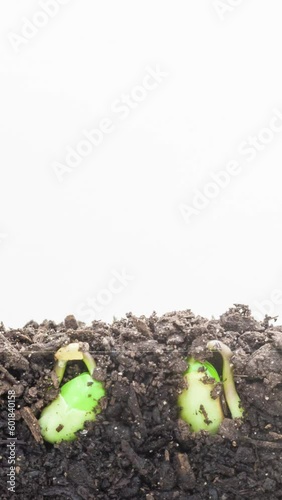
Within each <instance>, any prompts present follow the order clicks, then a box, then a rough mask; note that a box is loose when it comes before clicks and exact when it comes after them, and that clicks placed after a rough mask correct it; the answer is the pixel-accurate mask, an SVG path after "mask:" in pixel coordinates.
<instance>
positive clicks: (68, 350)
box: [54, 342, 96, 384]
mask: <svg viewBox="0 0 282 500" xmlns="http://www.w3.org/2000/svg"><path fill="white" fill-rule="evenodd" d="M55 359H56V363H55V366H54V372H55V374H56V377H57V378H58V381H59V384H60V383H61V381H62V379H63V376H64V373H65V369H66V365H67V362H68V361H71V360H80V359H81V360H82V361H84V363H85V365H86V367H87V369H88V371H89V373H90V375H91V377H92V376H93V372H94V370H95V368H96V363H95V361H94V359H93V358H92V356H91V354H90V353H89V352H87V351H86V349H85V345H83V344H82V343H81V342H74V343H72V344H68V345H66V346H64V347H61V348H60V349H58V351H57V352H56V353H55Z"/></svg>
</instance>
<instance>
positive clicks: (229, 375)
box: [207, 340, 244, 418]
mask: <svg viewBox="0 0 282 500" xmlns="http://www.w3.org/2000/svg"><path fill="white" fill-rule="evenodd" d="M207 348H208V349H209V350H210V351H217V352H219V353H220V354H221V356H222V360H223V367H222V381H223V389H224V395H225V399H226V402H227V404H228V407H229V410H230V413H231V415H232V418H242V416H243V413H244V409H243V408H242V406H241V400H240V398H239V396H238V393H237V391H236V387H235V383H234V378H233V369H232V365H231V364H230V358H231V356H232V351H231V349H229V347H228V346H227V345H225V344H223V342H220V340H211V341H210V342H208V344H207Z"/></svg>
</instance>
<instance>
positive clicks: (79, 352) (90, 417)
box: [39, 342, 105, 443]
mask: <svg viewBox="0 0 282 500" xmlns="http://www.w3.org/2000/svg"><path fill="white" fill-rule="evenodd" d="M55 359H56V363H55V366H54V374H55V378H56V379H57V381H58V385H59V384H60V383H61V381H62V379H63V376H64V373H65V369H66V365H67V362H68V361H71V360H82V361H84V363H85V365H86V367H87V369H88V372H89V373H87V372H85V373H81V374H80V375H78V376H77V377H75V378H73V379H72V380H70V381H69V382H67V383H66V384H64V385H63V386H62V387H61V390H60V393H59V395H58V397H57V398H56V399H55V400H54V401H52V403H50V404H49V405H48V406H47V407H46V408H44V410H43V411H42V413H41V416H40V419H39V425H40V428H41V434H42V436H43V438H44V439H45V441H48V442H49V443H60V442H61V441H73V440H74V439H75V438H76V434H75V433H76V432H77V431H79V430H82V429H83V428H84V424H85V422H89V421H94V420H95V419H96V415H97V414H98V413H99V412H100V410H99V408H97V405H98V402H99V400H100V399H101V398H102V397H103V396H105V389H104V387H103V385H102V383H101V382H99V381H97V380H95V379H93V372H94V369H95V367H96V363H95V361H94V359H93V358H92V356H91V354H90V353H89V352H87V351H86V350H85V349H84V348H83V344H81V343H78V342H77V343H72V344H68V345H67V346H65V347H61V348H60V349H59V350H58V351H57V352H56V354H55Z"/></svg>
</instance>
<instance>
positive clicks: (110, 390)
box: [0, 305, 282, 500]
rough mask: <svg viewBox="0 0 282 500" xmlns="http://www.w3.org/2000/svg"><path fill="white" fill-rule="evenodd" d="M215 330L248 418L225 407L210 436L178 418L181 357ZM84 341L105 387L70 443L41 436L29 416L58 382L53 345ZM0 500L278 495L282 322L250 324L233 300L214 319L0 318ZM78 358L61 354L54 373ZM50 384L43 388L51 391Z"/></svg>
mask: <svg viewBox="0 0 282 500" xmlns="http://www.w3.org/2000/svg"><path fill="white" fill-rule="evenodd" d="M213 339H219V340H221V341H223V342H224V343H226V344H227V345H228V346H229V347H230V348H231V349H232V351H233V353H234V356H233V358H232V361H233V364H234V375H235V381H236V387H237V390H238V393H239V395H240V397H241V400H242V403H243V407H244V409H245V411H246V416H245V418H244V420H243V422H241V423H240V422H239V421H235V420H232V419H231V417H230V415H229V414H228V412H227V413H226V419H225V420H224V421H223V423H222V425H221V427H220V430H219V433H218V434H216V435H209V434H208V433H204V432H202V433H198V434H193V433H191V432H190V430H189V428H188V426H187V424H185V423H184V422H182V421H181V420H179V410H178V408H177V405H176V400H177V396H178V394H179V393H180V392H181V390H183V388H184V387H185V385H184V380H183V372H184V371H185V369H186V368H187V364H186V362H185V361H184V358H186V357H187V355H193V356H194V357H196V358H197V359H199V360H204V359H208V360H209V361H210V362H212V363H213V364H214V365H215V366H216V367H217V369H218V371H219V372H221V369H222V365H221V357H220V355H219V354H217V353H210V352H209V353H208V352H207V351H206V348H205V346H206V344H207V342H208V341H209V340H213ZM74 341H82V342H87V343H88V344H89V350H90V352H91V353H92V354H93V357H94V358H95V360H96V363H97V369H96V372H95V378H96V379H98V380H101V381H103V382H104V384H105V387H106V390H107V396H106V398H104V400H103V402H102V404H101V407H102V408H101V413H100V414H99V416H98V417H97V419H96V421H95V422H91V423H88V424H87V428H86V429H85V430H84V431H82V432H79V433H78V437H77V439H76V440H75V441H73V442H71V443H66V442H65V443H61V444H56V445H52V444H49V443H46V442H44V441H43V440H42V438H41V436H40V432H39V431H38V426H37V419H38V418H39V416H40V413H41V411H42V409H43V408H44V407H45V406H46V405H47V404H48V403H49V402H50V401H52V400H53V399H54V398H55V396H56V394H57V393H58V390H57V389H55V388H54V387H53V388H52V382H51V379H50V373H51V370H52V368H53V366H54V353H55V351H56V350H57V349H58V348H59V347H61V346H62V345H65V344H67V343H69V342H74ZM0 362H1V366H0V404H1V410H0V433H1V434H0V442H1V453H0V454H1V468H0V491H1V493H0V496H1V499H3V500H5V499H22V500H28V499H37V500H45V499H48V498H52V499H53V500H56V499H61V498H63V499H64V498H65V499H71V500H94V499H95V500H105V499H112V500H119V499H130V500H134V499H144V500H173V499H177V500H186V499H190V500H201V499H210V500H233V499H234V500H241V499H255V500H258V499H268V500H276V499H281V498H282V327H281V326H276V325H275V324H274V323H273V321H270V319H269V318H266V319H265V320H264V322H262V323H259V322H257V321H255V320H254V318H252V316H251V313H250V311H249V309H248V307H247V306H242V305H236V306H235V307H233V308H232V309H230V310H229V311H228V312H226V313H224V314H223V315H222V316H221V317H220V318H219V320H215V319H212V320H208V319H205V318H202V317H200V316H195V315H194V314H193V313H192V312H191V311H190V310H187V311H181V312H171V313H168V314H165V315H163V316H161V317H158V316H157V315H156V314H155V313H154V314H152V316H151V317H150V318H145V317H140V318H137V317H135V316H134V315H133V314H128V315H127V317H126V318H125V319H122V320H120V321H115V322H114V323H113V324H111V325H108V324H105V323H102V322H98V321H95V322H93V324H92V326H91V327H89V326H85V325H84V324H83V323H80V322H77V321H76V320H75V318H74V317H73V316H68V317H67V318H66V319H65V321H64V322H63V323H60V324H55V323H54V322H52V321H44V322H43V323H42V324H41V325H39V324H37V323H35V322H34V321H31V322H29V323H28V324H27V325H25V327H24V328H22V329H5V327H4V325H0ZM81 371H85V366H84V365H83V363H82V362H80V361H72V362H69V363H68V366H67V370H66V373H65V377H64V382H66V381H67V380H70V379H71V378H73V377H74V376H76V375H77V374H79V373H80V372H81ZM50 387H51V389H50ZM9 390H14V391H15V394H16V438H17V441H16V469H15V471H16V487H15V493H13V492H11V491H8V489H7V479H8V478H7V474H8V472H9V470H10V466H9V464H8V456H9V448H8V446H7V445H8V441H7V439H8V437H9V434H8V428H7V421H8V410H7V408H8V391H9Z"/></svg>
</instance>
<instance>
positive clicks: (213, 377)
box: [178, 358, 224, 434]
mask: <svg viewBox="0 0 282 500" xmlns="http://www.w3.org/2000/svg"><path fill="white" fill-rule="evenodd" d="M187 362H188V364H189V367H188V370H187V371H186V372H185V373H184V378H185V381H186V383H187V386H188V388H187V389H184V391H183V392H182V393H181V394H180V396H179V397H178V406H180V407H181V411H180V417H181V418H182V419H183V420H184V421H185V422H187V423H188V424H189V425H190V427H191V430H192V431H193V432H199V431H201V430H204V431H208V432H210V433H211V434H216V432H217V431H218V428H219V426H220V424H221V422H222V420H223V419H224V415H223V411H222V407H221V402H220V385H219V383H220V378H219V375H218V373H217V371H216V369H215V368H214V367H213V366H212V365H211V364H210V363H208V361H205V362H204V363H200V362H199V361H196V360H195V359H194V358H189V359H187Z"/></svg>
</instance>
